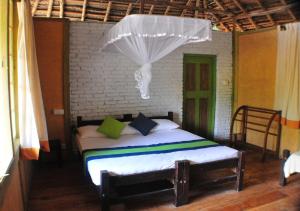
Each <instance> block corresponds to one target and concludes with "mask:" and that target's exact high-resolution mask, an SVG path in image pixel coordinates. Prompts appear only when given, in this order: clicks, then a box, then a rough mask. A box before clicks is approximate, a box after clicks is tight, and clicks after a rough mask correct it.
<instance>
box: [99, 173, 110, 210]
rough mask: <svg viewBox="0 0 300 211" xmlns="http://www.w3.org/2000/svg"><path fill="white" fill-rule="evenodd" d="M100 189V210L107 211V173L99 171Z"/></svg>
mask: <svg viewBox="0 0 300 211" xmlns="http://www.w3.org/2000/svg"><path fill="white" fill-rule="evenodd" d="M100 177H101V187H100V199H101V210H102V211H109V189H110V187H109V183H110V182H109V173H108V171H101V172H100Z"/></svg>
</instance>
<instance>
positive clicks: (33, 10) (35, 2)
mask: <svg viewBox="0 0 300 211" xmlns="http://www.w3.org/2000/svg"><path fill="white" fill-rule="evenodd" d="M39 2H40V0H35V1H34V4H33V6H32V10H31V14H32V16H34V14H35V12H36V10H37V7H38V5H39Z"/></svg>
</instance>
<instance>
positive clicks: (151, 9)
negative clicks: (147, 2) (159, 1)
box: [149, 4, 154, 15]
mask: <svg viewBox="0 0 300 211" xmlns="http://www.w3.org/2000/svg"><path fill="white" fill-rule="evenodd" d="M153 10H154V5H153V4H152V5H151V7H150V10H149V15H152V13H153Z"/></svg>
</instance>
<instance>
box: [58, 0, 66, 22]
mask: <svg viewBox="0 0 300 211" xmlns="http://www.w3.org/2000/svg"><path fill="white" fill-rule="evenodd" d="M64 4H65V1H64V0H60V1H59V17H60V18H63V17H64Z"/></svg>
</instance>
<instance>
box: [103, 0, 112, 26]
mask: <svg viewBox="0 0 300 211" xmlns="http://www.w3.org/2000/svg"><path fill="white" fill-rule="evenodd" d="M111 5H112V2H111V1H109V2H108V4H107V8H106V13H105V17H104V20H103V22H107V19H108V16H109V13H110V8H111Z"/></svg>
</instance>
